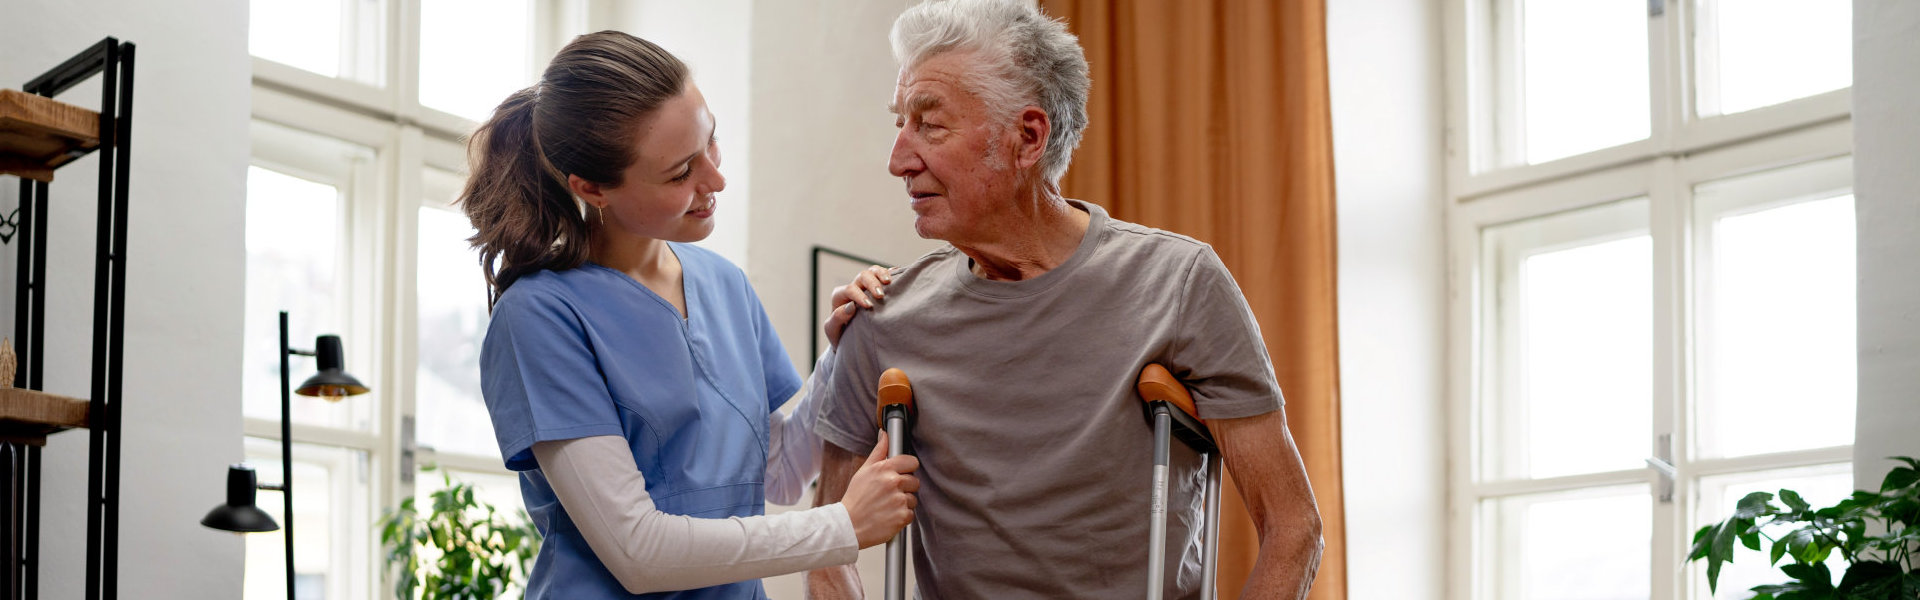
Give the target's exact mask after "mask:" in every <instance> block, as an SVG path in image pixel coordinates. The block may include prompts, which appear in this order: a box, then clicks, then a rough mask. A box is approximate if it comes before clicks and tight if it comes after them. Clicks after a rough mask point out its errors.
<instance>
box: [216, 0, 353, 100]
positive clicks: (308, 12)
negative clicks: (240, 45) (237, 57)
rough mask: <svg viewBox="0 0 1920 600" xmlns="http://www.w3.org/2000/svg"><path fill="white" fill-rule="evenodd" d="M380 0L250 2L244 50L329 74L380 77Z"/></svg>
mask: <svg viewBox="0 0 1920 600" xmlns="http://www.w3.org/2000/svg"><path fill="white" fill-rule="evenodd" d="M386 12H387V9H386V2H385V1H384V0H304V1H298V2H295V1H290V0H252V2H249V3H248V24H247V25H248V30H247V49H248V51H249V52H250V53H251V54H253V55H254V56H258V57H260V58H264V59H267V60H271V61H274V62H277V63H281V64H285V65H289V66H292V67H297V68H300V69H303V70H307V71H312V72H314V73H318V74H321V75H325V76H327V77H339V78H343V79H351V80H355V81H360V82H363V83H369V84H373V85H380V84H381V83H382V81H383V80H384V77H383V69H382V64H381V63H382V60H383V55H384V52H383V49H384V43H383V39H384V37H385V27H384V24H385V21H386Z"/></svg>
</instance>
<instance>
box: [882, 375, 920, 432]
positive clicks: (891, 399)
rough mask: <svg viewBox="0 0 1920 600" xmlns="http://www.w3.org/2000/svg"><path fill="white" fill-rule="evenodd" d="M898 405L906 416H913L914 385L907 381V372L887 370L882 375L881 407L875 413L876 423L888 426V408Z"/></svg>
mask: <svg viewBox="0 0 1920 600" xmlns="http://www.w3.org/2000/svg"><path fill="white" fill-rule="evenodd" d="M895 405H898V406H899V407H900V409H901V410H903V411H906V413H905V414H906V415H907V416H909V417H911V416H912V415H913V383H912V382H909V381H907V374H906V372H905V371H901V370H899V369H887V370H886V372H883V373H881V374H880V405H879V406H878V407H876V410H875V412H874V421H876V422H878V423H880V424H881V426H882V427H885V426H886V422H887V407H889V406H895Z"/></svg>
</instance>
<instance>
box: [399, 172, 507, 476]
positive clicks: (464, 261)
mask: <svg viewBox="0 0 1920 600" xmlns="http://www.w3.org/2000/svg"><path fill="white" fill-rule="evenodd" d="M473 233H474V230H473V227H472V225H470V224H469V223H468V221H467V218H466V216H465V215H462V214H460V213H457V212H454V211H451V210H446V209H442V208H434V207H421V208H420V238H419V244H420V248H419V254H418V256H419V261H420V263H419V268H418V270H417V272H418V283H417V286H418V287H417V289H418V297H419V325H420V338H419V353H418V356H419V358H418V363H417V367H416V370H415V378H414V394H415V396H414V405H415V414H416V415H418V417H417V420H416V422H415V427H416V431H417V434H418V435H419V438H420V443H421V444H425V445H428V446H432V447H433V448H434V449H435V450H438V451H440V452H459V453H462V454H474V455H479V456H489V457H492V456H499V454H500V447H499V445H498V444H497V443H496V442H495V440H494V438H493V422H492V420H491V417H489V415H488V413H487V405H486V402H485V401H484V400H483V399H482V398H481V396H480V342H481V341H482V340H483V339H484V338H485V336H486V332H487V286H486V280H485V279H484V278H483V277H482V276H481V274H480V266H479V265H480V263H479V255H478V253H476V252H475V251H474V250H473V249H471V248H470V247H469V246H468V244H467V238H468V237H469V236H472V235H473Z"/></svg>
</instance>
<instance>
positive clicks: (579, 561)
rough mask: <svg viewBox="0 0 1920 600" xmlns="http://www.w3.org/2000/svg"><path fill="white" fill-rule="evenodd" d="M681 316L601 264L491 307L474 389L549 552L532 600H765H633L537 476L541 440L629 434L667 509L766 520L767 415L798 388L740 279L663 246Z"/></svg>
mask: <svg viewBox="0 0 1920 600" xmlns="http://www.w3.org/2000/svg"><path fill="white" fill-rule="evenodd" d="M668 247H669V248H671V249H672V250H673V253H674V254H675V255H676V256H678V257H679V258H680V268H681V272H682V277H683V280H684V285H683V287H684V289H685V293H686V303H687V318H686V319H681V318H680V313H679V311H678V310H676V309H674V307H673V305H672V304H670V303H668V302H667V301H666V299H664V298H661V297H660V296H659V295H657V294H654V293H653V291H652V290H648V289H647V288H646V287H645V286H642V285H640V282H638V281H635V280H634V279H633V278H631V277H628V276H627V275H626V274H625V273H621V272H619V271H615V270H613V269H609V268H607V267H603V266H600V265H596V264H593V263H587V264H585V265H582V266H581V267H580V268H577V269H569V270H565V271H541V272H538V273H533V274H530V275H526V276H524V277H521V278H520V279H519V280H518V281H515V282H514V283H513V285H512V286H511V287H509V288H508V289H507V291H506V293H504V294H501V296H500V299H499V301H498V302H497V303H495V304H494V307H493V320H492V322H491V323H490V324H489V325H488V327H487V339H486V343H485V345H484V346H483V348H482V350H481V353H480V375H481V386H482V391H483V393H484V395H485V396H486V401H487V410H488V411H489V412H491V413H492V416H493V430H494V434H495V435H496V436H497V437H498V438H499V440H498V441H499V443H500V455H501V456H502V457H504V458H505V459H506V465H507V468H509V469H513V470H515V471H519V472H520V493H521V496H522V497H523V498H524V499H525V500H526V506H527V512H528V514H529V515H531V516H532V517H533V522H534V525H535V526H537V527H538V528H539V529H540V533H541V535H543V536H545V537H546V539H545V541H544V542H543V543H542V544H541V547H540V554H539V556H538V557H537V558H536V559H535V561H534V566H533V573H532V574H531V577H530V578H529V581H528V584H527V598H529V599H534V600H541V599H548V598H554V599H568V600H572V599H584V600H592V599H601V598H673V599H688V600H691V599H720V598H724V599H728V600H736V599H760V598H766V597H767V595H766V592H765V591H764V590H763V589H762V588H761V585H760V581H759V580H757V579H756V580H750V581H742V582H737V583H732V584H727V585H721V586H715V587H710V588H702V589H698V590H689V591H684V592H668V593H658V594H644V595H633V594H629V593H627V592H626V590H625V589H623V588H622V587H621V586H620V583H619V581H618V580H616V579H614V577H613V574H612V573H611V572H610V571H608V570H607V568H606V566H605V565H604V564H602V563H601V562H600V560H599V559H598V558H597V557H595V556H594V554H593V550H592V548H589V547H588V546H587V542H586V540H585V538H582V537H581V535H580V531H579V530H578V529H577V528H576V527H575V526H574V523H573V520H572V519H571V518H569V517H568V516H567V512H566V510H565V509H564V508H562V507H561V506H560V502H559V500H558V499H556V498H555V497H554V495H553V486H552V485H551V484H549V483H548V482H547V479H546V477H545V475H544V474H543V473H541V471H540V465H539V464H537V461H536V460H535V459H534V456H533V450H532V448H533V444H534V443H535V442H544V441H552V440H566V439H574V438H582V437H591V436H601V435H617V436H621V437H623V438H626V440H627V445H628V447H630V448H632V450H633V459H634V463H635V464H636V465H638V466H639V467H640V472H641V473H642V474H643V475H644V476H645V477H646V481H647V493H648V494H649V495H651V496H652V497H653V501H654V503H655V505H656V507H657V508H659V510H660V511H662V512H666V513H670V514H679V515H689V516H693V517H703V518H725V517H746V516H753V515H759V514H762V513H763V511H764V510H765V505H766V492H765V486H766V481H765V479H766V465H767V413H769V412H771V411H772V410H774V409H776V408H778V407H779V406H780V404H782V403H784V402H786V400H787V398H788V397H791V396H792V395H793V394H794V392H796V391H798V390H799V389H800V376H799V374H798V373H796V372H794V370H793V365H792V363H790V362H789V361H788V359H787V354H786V350H785V349H783V348H782V347H781V346H780V340H779V338H777V337H775V335H774V333H773V326H772V324H771V323H769V322H768V320H767V315H766V311H765V309H763V308H762V307H761V306H760V299H759V297H758V296H756V295H755V294H754V292H753V288H752V287H751V286H749V285H748V284H747V278H746V275H745V274H744V273H742V272H741V271H740V269H739V268H738V267H735V266H734V265H733V264H732V263H730V262H727V260H726V259H724V258H721V257H720V256H719V255H717V254H714V253H713V252H711V251H708V250H705V249H702V248H698V247H695V246H689V245H682V244H669V245H668Z"/></svg>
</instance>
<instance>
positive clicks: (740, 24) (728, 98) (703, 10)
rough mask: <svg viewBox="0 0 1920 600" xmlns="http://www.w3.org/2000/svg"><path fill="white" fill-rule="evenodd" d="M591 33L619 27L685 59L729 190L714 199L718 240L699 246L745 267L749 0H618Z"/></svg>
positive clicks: (598, 16)
mask: <svg viewBox="0 0 1920 600" xmlns="http://www.w3.org/2000/svg"><path fill="white" fill-rule="evenodd" d="M594 9H595V10H594V12H593V13H592V14H591V15H590V16H589V20H590V22H591V25H592V27H593V28H594V29H601V28H610V29H618V30H621V31H625V32H627V33H631V34H633V35H636V36H639V37H641V38H645V39H646V40H647V41H650V42H653V43H655V44H659V45H660V46H661V47H662V48H666V49H667V51H668V52H672V53H673V54H674V55H675V56H678V57H680V60H683V61H686V62H687V65H688V66H689V67H691V68H692V69H693V78H694V83H696V84H698V85H699V86H700V93H701V94H702V95H704V96H706V98H707V109H708V110H711V111H713V116H714V120H715V122H716V123H717V125H716V128H715V131H714V133H715V134H716V135H718V136H719V137H720V156H721V161H720V163H721V168H720V171H721V173H723V174H725V175H726V176H727V189H726V190H725V191H722V192H720V193H719V194H717V195H716V196H717V197H718V198H719V202H720V205H719V206H720V207H719V209H718V210H716V211H715V212H714V221H715V223H714V229H713V235H712V236H709V237H708V238H707V239H706V240H704V241H702V242H700V245H701V246H703V247H706V248H708V249H710V250H713V251H715V252H719V253H720V255H721V256H725V257H727V259H728V260H731V261H733V262H734V263H735V264H738V265H740V266H741V267H743V268H744V267H746V265H747V239H748V236H747V233H748V221H749V215H751V214H752V211H753V194H752V188H753V185H752V181H751V179H752V178H751V177H749V176H748V173H750V172H751V171H750V169H751V165H752V156H751V154H750V152H749V149H750V148H751V147H752V130H753V119H752V118H751V116H750V115H749V113H748V110H749V109H748V106H749V104H750V103H751V100H752V98H753V94H752V92H751V90H750V89H749V84H750V83H751V81H750V80H749V76H750V71H749V69H748V59H749V58H751V54H750V51H751V48H752V46H753V44H752V40H751V38H750V37H749V36H750V35H751V34H752V27H753V6H752V2H751V0H701V1H700V2H686V1H684V0H618V1H610V2H600V3H596V4H595V5H594Z"/></svg>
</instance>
